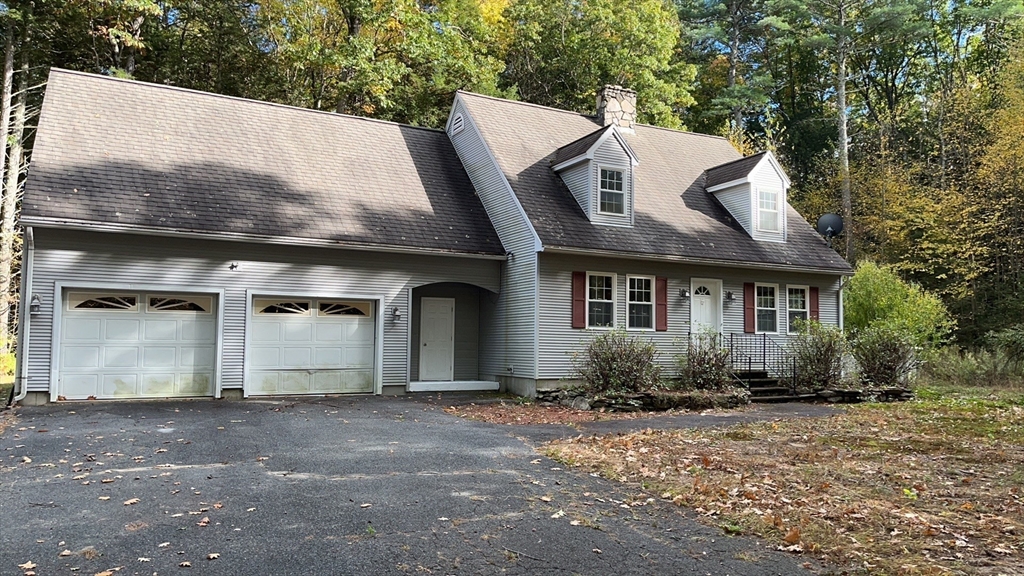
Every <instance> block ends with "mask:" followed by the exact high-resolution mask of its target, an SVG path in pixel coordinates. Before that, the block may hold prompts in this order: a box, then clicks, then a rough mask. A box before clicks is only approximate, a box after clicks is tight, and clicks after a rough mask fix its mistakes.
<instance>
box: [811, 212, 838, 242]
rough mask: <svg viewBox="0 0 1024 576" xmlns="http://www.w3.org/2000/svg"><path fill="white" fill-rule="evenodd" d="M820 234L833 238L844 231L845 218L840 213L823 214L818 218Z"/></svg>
mask: <svg viewBox="0 0 1024 576" xmlns="http://www.w3.org/2000/svg"><path fill="white" fill-rule="evenodd" d="M817 228H818V234H821V235H822V236H824V237H825V238H828V239H829V240H831V239H832V238H835V237H836V236H839V235H840V234H842V232H843V219H842V218H840V217H839V215H838V214H822V215H821V218H818V226H817Z"/></svg>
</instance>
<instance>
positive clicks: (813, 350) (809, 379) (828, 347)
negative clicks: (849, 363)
mask: <svg viewBox="0 0 1024 576" xmlns="http://www.w3.org/2000/svg"><path fill="white" fill-rule="evenodd" d="M796 328H797V330H798V332H799V333H798V334H797V335H796V336H795V337H794V338H793V339H792V340H790V342H789V345H788V348H789V353H790V354H791V355H792V356H793V360H794V368H795V369H796V370H795V374H794V376H793V380H794V382H793V384H794V386H795V387H796V388H797V389H799V390H822V389H825V388H838V387H840V386H841V385H842V383H843V358H844V357H845V356H846V355H847V354H848V353H849V349H850V348H849V344H848V343H847V341H846V335H845V334H843V331H842V330H840V329H839V328H838V327H836V326H830V325H824V324H822V323H820V322H818V321H816V320H811V321H798V322H797V323H796Z"/></svg>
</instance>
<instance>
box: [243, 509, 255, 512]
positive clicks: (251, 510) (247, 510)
mask: <svg viewBox="0 0 1024 576" xmlns="http://www.w3.org/2000/svg"><path fill="white" fill-rule="evenodd" d="M245 511H246V512H255V511H256V509H255V508H246V510H245Z"/></svg>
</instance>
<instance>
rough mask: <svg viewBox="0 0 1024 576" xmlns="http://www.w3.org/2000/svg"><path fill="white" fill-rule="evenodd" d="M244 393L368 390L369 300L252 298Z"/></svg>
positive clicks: (371, 357) (371, 323)
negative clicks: (247, 374)
mask: <svg viewBox="0 0 1024 576" xmlns="http://www.w3.org/2000/svg"><path fill="white" fill-rule="evenodd" d="M251 320H252V325H251V326H252V333H251V334H250V341H249V350H248V354H249V386H248V388H249V394H252V395H270V394H339V393H364V394H365V393H372V392H373V391H374V386H373V384H374V383H373V373H374V370H373V368H374V366H373V361H374V332H375V330H374V324H375V323H374V306H373V303H372V302H364V301H349V300H334V299H331V300H327V299H322V300H320V299H302V298H262V297H261V298H254V299H253V306H252V318H251Z"/></svg>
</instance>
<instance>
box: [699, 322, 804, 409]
mask: <svg viewBox="0 0 1024 576" xmlns="http://www.w3.org/2000/svg"><path fill="white" fill-rule="evenodd" d="M694 336H695V334H693V333H690V334H687V342H688V347H690V346H693V345H694ZM696 337H698V338H701V339H707V338H714V340H715V343H716V345H717V346H718V347H719V348H721V349H724V350H727V351H728V356H727V368H728V370H729V373H730V375H731V376H732V377H733V378H734V379H735V380H737V381H739V382H742V383H743V384H744V385H745V386H747V387H748V388H749V387H750V378H751V376H750V375H751V374H754V373H756V372H764V373H765V374H766V375H767V376H769V377H771V378H774V379H776V380H778V381H779V384H780V385H783V386H786V387H788V388H789V389H790V392H791V393H794V394H795V393H796V382H797V366H796V359H795V358H793V356H792V355H791V354H790V353H789V351H788V350H786V348H785V347H784V346H782V345H781V344H779V343H778V342H776V341H775V340H774V339H773V338H771V337H770V336H769V335H768V334H746V333H744V334H735V333H731V334H720V333H719V334H715V333H699V334H696Z"/></svg>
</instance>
